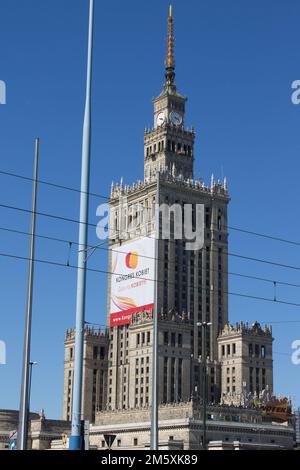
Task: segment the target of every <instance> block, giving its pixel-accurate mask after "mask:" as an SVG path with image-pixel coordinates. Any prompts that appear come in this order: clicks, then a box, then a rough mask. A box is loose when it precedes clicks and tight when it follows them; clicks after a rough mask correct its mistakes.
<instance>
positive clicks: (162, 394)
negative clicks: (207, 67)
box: [107, 7, 229, 409]
mask: <svg viewBox="0 0 300 470" xmlns="http://www.w3.org/2000/svg"><path fill="white" fill-rule="evenodd" d="M186 102H187V99H186V98H185V97H184V96H182V95H181V94H180V93H179V92H178V90H177V87H176V83H175V58H174V32H173V15H172V8H171V7H170V12H169V18H168V51H167V59H166V63H165V82H164V86H163V90H162V92H161V93H160V95H159V96H158V97H157V98H155V99H154V100H153V105H154V125H153V128H152V129H146V130H145V134H144V180H143V181H139V182H137V183H135V184H133V185H131V186H127V185H125V184H124V182H123V181H121V182H120V184H115V183H113V185H112V191H111V198H110V207H111V213H112V214H113V215H112V218H111V240H110V250H111V252H110V257H109V269H108V271H109V273H110V274H109V282H108V304H107V312H108V317H107V323H108V325H109V326H110V327H111V330H110V351H109V357H108V361H109V374H108V379H109V383H108V404H109V406H110V407H111V408H112V409H115V408H128V407H131V406H136V405H137V404H138V405H142V406H143V405H145V406H147V404H148V403H150V402H151V373H150V371H151V363H152V349H151V344H152V319H151V311H152V309H151V306H150V307H149V312H148V313H149V315H148V319H145V318H143V319H142V320H141V319H139V318H136V315H134V311H135V310H134V308H133V309H131V310H130V309H128V310H127V311H128V312H129V315H127V318H125V320H124V316H123V321H120V316H118V313H117V315H116V313H115V312H114V311H113V308H112V284H113V282H114V278H113V276H115V274H111V273H114V269H115V262H116V260H115V258H114V253H118V252H122V251H124V250H125V251H126V246H128V247H129V248H130V249H131V247H132V242H133V241H136V242H137V243H138V242H141V243H147V241H148V242H149V239H151V238H152V237H153V233H154V213H155V204H156V203H158V204H159V205H161V204H165V205H167V206H168V207H169V209H170V211H169V220H168V222H169V223H170V237H169V238H168V239H161V238H160V240H159V250H158V251H159V253H158V263H159V277H158V280H157V282H158V311H159V312H160V315H159V384H160V386H159V401H160V402H168V401H176V400H182V399H187V398H190V396H191V395H192V394H193V393H194V392H195V390H200V389H201V387H199V385H200V383H199V381H200V379H201V374H200V373H199V371H200V363H199V356H200V355H201V331H200V329H199V327H198V326H197V322H201V321H209V322H211V327H210V328H209V334H208V338H207V356H208V370H209V375H210V376H211V377H210V382H209V383H210V386H209V390H208V392H209V398H210V400H212V401H214V400H217V399H218V398H219V396H220V386H219V385H218V384H219V381H220V377H219V374H220V371H219V366H218V364H217V360H218V351H217V337H218V334H219V333H220V331H221V330H222V329H223V327H224V325H225V324H226V323H227V320H228V300H227V291H228V288H227V284H228V279H227V244H228V240H227V237H228V234H227V205H228V202H229V196H228V191H227V183H226V180H225V181H223V182H220V181H219V182H216V181H215V180H214V178H213V177H212V178H211V184H210V186H206V185H205V184H204V183H203V181H201V180H195V179H194V159H195V152H194V141H195V132H194V129H193V128H188V127H187V126H186V124H185V121H186V119H185V111H186ZM158 178H159V187H160V190H159V201H157V199H156V197H157V179H158ZM186 204H191V205H192V208H193V228H195V207H196V205H197V204H202V205H204V214H205V217H204V219H205V230H204V246H203V248H202V249H200V250H190V249H189V250H188V249H186V248H187V241H188V240H187V238H186V237H185V235H184V233H183V234H182V235H183V236H182V237H181V236H180V237H177V235H176V232H177V227H176V223H177V221H178V206H180V208H181V211H182V212H181V215H182V218H184V216H185V207H186ZM176 211H177V212H176ZM161 221H162V217H161ZM121 222H122V223H121ZM149 243H150V242H149ZM127 255H128V256H129V257H130V253H127ZM133 256H135V255H134V254H133ZM152 256H153V255H152ZM128 259H129V258H128ZM133 266H134V262H133ZM122 302H123V303H122ZM124 302H126V299H125V300H124V298H122V299H121V303H122V305H118V309H117V312H120V311H122V312H124V311H126V304H125V305H124ZM146 303H147V302H146ZM137 310H138V309H136V311H137ZM131 315H133V317H132V318H131ZM144 317H145V316H144ZM112 318H113V319H114V320H115V319H116V318H117V319H118V321H117V322H115V323H114V322H112ZM114 325H116V326H114Z"/></svg>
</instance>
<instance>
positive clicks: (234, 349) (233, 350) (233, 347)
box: [232, 343, 236, 354]
mask: <svg viewBox="0 0 300 470" xmlns="http://www.w3.org/2000/svg"><path fill="white" fill-rule="evenodd" d="M235 353H236V345H235V343H233V345H232V354H235Z"/></svg>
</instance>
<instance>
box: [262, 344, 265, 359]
mask: <svg viewBox="0 0 300 470" xmlns="http://www.w3.org/2000/svg"><path fill="white" fill-rule="evenodd" d="M261 357H262V358H263V359H264V358H265V357H266V347H265V346H262V347H261Z"/></svg>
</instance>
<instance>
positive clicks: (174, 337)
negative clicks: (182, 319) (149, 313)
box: [171, 333, 176, 347]
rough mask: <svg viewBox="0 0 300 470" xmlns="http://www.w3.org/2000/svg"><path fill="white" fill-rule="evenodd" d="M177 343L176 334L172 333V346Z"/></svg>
mask: <svg viewBox="0 0 300 470" xmlns="http://www.w3.org/2000/svg"><path fill="white" fill-rule="evenodd" d="M175 342H176V334H175V333H171V346H172V347H174V346H175Z"/></svg>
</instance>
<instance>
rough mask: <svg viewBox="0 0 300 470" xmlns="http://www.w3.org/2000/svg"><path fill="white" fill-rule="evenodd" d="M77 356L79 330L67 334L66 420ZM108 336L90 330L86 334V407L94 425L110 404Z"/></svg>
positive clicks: (84, 407) (84, 387)
mask: <svg viewBox="0 0 300 470" xmlns="http://www.w3.org/2000/svg"><path fill="white" fill-rule="evenodd" d="M74 355H75V330H73V329H71V330H68V331H67V332H66V337H65V362H64V399H63V419H65V420H70V419H71V413H72V390H73V374H74ZM107 356H108V334H107V332H105V331H104V332H103V331H101V330H95V329H93V328H89V327H87V328H86V329H85V333H84V359H83V390H82V405H83V415H84V419H85V420H87V421H91V422H93V421H94V420H95V413H96V411H97V410H101V409H103V408H105V407H106V401H107Z"/></svg>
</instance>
